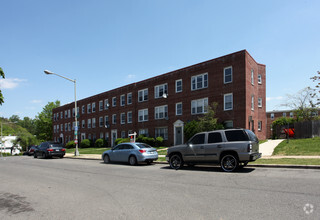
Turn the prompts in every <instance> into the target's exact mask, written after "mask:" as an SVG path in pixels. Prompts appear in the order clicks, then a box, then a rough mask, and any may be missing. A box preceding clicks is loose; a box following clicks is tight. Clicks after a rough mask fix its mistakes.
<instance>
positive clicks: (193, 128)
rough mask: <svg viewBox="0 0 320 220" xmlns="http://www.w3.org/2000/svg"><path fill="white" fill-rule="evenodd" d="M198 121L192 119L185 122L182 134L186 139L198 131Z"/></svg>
mask: <svg viewBox="0 0 320 220" xmlns="http://www.w3.org/2000/svg"><path fill="white" fill-rule="evenodd" d="M198 123H199V122H198V121H196V120H192V121H189V122H187V123H186V124H185V126H184V136H185V139H186V140H189V139H190V138H191V137H192V136H193V135H195V134H196V133H198V132H200V131H199V127H198Z"/></svg>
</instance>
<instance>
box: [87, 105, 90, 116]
mask: <svg viewBox="0 0 320 220" xmlns="http://www.w3.org/2000/svg"><path fill="white" fill-rule="evenodd" d="M87 113H88V114H90V113H91V104H90V103H89V104H88V105H87Z"/></svg>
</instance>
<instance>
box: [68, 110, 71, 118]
mask: <svg viewBox="0 0 320 220" xmlns="http://www.w3.org/2000/svg"><path fill="white" fill-rule="evenodd" d="M68 118H71V111H70V109H68Z"/></svg>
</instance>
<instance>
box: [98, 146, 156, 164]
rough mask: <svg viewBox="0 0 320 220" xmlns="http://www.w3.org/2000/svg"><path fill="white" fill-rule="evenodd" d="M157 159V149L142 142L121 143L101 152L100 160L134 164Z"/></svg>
mask: <svg viewBox="0 0 320 220" xmlns="http://www.w3.org/2000/svg"><path fill="white" fill-rule="evenodd" d="M157 159H158V152H157V150H156V149H155V148H153V147H151V146H150V145H148V144H144V143H121V144H118V145H117V146H115V147H114V148H112V149H111V150H107V151H105V152H103V154H102V160H103V161H104V162H105V163H110V162H125V163H129V164H130V165H136V164H138V163H141V162H145V163H148V164H150V163H152V162H153V161H154V160H157Z"/></svg>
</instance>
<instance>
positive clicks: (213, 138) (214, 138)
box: [208, 132, 222, 144]
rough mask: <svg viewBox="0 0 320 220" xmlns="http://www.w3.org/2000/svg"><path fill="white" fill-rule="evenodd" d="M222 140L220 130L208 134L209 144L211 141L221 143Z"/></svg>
mask: <svg viewBox="0 0 320 220" xmlns="http://www.w3.org/2000/svg"><path fill="white" fill-rule="evenodd" d="M220 142H222V137H221V134H220V133H219V132H212V133H209V135H208V144H211V143H220Z"/></svg>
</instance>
